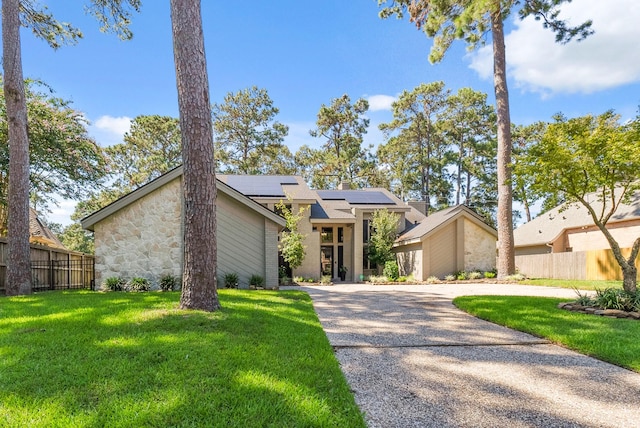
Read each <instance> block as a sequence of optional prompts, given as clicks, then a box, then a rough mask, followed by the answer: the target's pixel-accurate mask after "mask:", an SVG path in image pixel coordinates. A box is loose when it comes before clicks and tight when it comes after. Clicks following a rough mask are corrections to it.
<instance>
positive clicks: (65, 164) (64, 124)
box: [0, 80, 105, 236]
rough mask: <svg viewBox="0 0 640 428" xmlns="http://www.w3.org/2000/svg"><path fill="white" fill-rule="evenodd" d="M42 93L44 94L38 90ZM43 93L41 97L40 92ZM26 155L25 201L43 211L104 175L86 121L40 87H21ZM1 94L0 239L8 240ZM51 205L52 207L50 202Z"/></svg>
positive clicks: (6, 152) (6, 156) (90, 187)
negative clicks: (25, 115) (27, 198)
mask: <svg viewBox="0 0 640 428" xmlns="http://www.w3.org/2000/svg"><path fill="white" fill-rule="evenodd" d="M43 89H44V90H43ZM45 90H46V91H45ZM25 95H26V103H27V112H28V137H29V142H30V144H29V155H30V174H29V187H30V200H31V201H32V204H33V208H36V209H38V210H46V209H47V207H48V206H49V204H50V203H51V202H54V194H57V195H59V196H63V197H65V198H67V199H78V198H80V197H83V196H84V195H86V194H88V193H89V192H90V191H92V190H93V189H95V188H96V187H97V186H98V185H99V183H100V181H101V179H102V178H103V177H104V175H105V159H104V156H103V153H102V150H101V149H100V147H98V146H97V145H96V144H95V142H94V141H93V140H92V139H91V138H90V137H89V136H88V135H87V130H86V120H85V119H84V117H83V116H82V115H81V114H80V113H78V112H76V111H74V110H73V109H72V108H71V107H70V105H69V102H68V101H65V100H62V99H60V98H56V97H54V96H53V91H52V90H51V89H50V88H49V87H48V86H47V85H45V84H44V83H42V82H36V81H29V80H28V81H26V82H25ZM5 105H6V103H5V96H4V91H2V89H1V88H0V143H1V144H0V235H2V236H6V235H7V213H8V210H7V207H8V204H7V197H6V196H7V193H8V181H9V147H10V145H9V135H8V126H7V125H8V120H7V114H6V110H5ZM54 203H55V202H54Z"/></svg>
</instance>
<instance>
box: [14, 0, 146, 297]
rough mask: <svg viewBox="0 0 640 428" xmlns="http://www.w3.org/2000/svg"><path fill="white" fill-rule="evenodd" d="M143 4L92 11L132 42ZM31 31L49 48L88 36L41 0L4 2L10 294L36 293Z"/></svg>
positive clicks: (119, 1)
mask: <svg viewBox="0 0 640 428" xmlns="http://www.w3.org/2000/svg"><path fill="white" fill-rule="evenodd" d="M139 7H140V1H139V0H93V1H92V2H91V6H90V7H89V8H88V10H89V12H90V13H92V14H93V15H94V16H95V17H96V18H98V20H99V21H100V22H101V24H102V30H104V31H113V32H115V33H117V34H118V35H120V37H122V38H125V39H127V38H131V32H130V31H129V29H128V25H129V17H130V14H131V12H130V8H132V9H134V10H135V11H138V10H139ZM21 25H24V26H27V27H30V28H31V30H32V31H33V33H34V34H35V35H36V37H39V38H42V39H44V40H45V41H46V42H47V43H48V44H49V46H51V47H53V48H54V49H55V48H58V47H60V46H61V45H62V44H64V43H75V42H76V41H77V40H78V39H79V38H81V37H82V33H81V32H80V31H79V30H78V29H76V28H74V27H72V26H71V25H69V24H67V23H61V22H58V21H57V20H56V19H55V18H54V17H53V16H52V15H51V14H50V13H49V12H48V11H47V8H46V6H44V7H43V6H40V5H38V3H37V1H36V0H33V1H28V0H23V1H20V0H5V1H3V2H2V57H3V70H4V93H5V102H6V111H7V121H8V128H9V130H8V135H9V142H10V145H9V185H8V191H7V199H8V201H9V215H8V241H9V242H8V251H9V258H8V262H9V263H8V266H7V285H6V288H5V293H6V294H7V295H16V294H29V293H31V266H30V247H29V136H28V133H27V104H26V97H25V89H24V82H23V79H24V75H23V72H22V52H21V42H20V26H21Z"/></svg>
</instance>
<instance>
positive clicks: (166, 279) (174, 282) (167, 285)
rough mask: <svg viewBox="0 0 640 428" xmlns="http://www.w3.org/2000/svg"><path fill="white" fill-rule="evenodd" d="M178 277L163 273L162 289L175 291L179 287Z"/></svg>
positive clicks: (161, 279)
mask: <svg viewBox="0 0 640 428" xmlns="http://www.w3.org/2000/svg"><path fill="white" fill-rule="evenodd" d="M178 284H179V280H178V277H176V276H173V275H169V274H167V275H162V277H161V278H160V289H161V290H162V291H173V290H175V289H177V288H178Z"/></svg>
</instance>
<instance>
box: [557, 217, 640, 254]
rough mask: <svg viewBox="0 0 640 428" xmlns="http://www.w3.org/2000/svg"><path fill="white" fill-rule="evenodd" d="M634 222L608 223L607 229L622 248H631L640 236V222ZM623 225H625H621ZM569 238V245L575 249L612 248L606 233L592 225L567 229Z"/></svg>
mask: <svg viewBox="0 0 640 428" xmlns="http://www.w3.org/2000/svg"><path fill="white" fill-rule="evenodd" d="M637 223H638V222H636V224H632V222H627V223H625V224H624V225H613V224H611V225H607V229H608V230H609V232H610V233H611V235H612V236H613V238H614V239H615V240H616V242H618V245H619V246H620V248H631V247H632V246H633V242H634V241H635V240H636V239H637V238H638V237H640V224H637ZM620 226H623V227H620ZM567 240H568V242H569V244H568V245H569V247H571V248H572V249H573V251H588V250H604V249H609V248H611V247H610V246H609V242H608V241H607V238H605V237H604V234H603V233H602V232H601V231H600V229H597V228H596V227H592V228H589V229H584V230H571V231H567Z"/></svg>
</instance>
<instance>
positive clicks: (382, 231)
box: [369, 208, 400, 266]
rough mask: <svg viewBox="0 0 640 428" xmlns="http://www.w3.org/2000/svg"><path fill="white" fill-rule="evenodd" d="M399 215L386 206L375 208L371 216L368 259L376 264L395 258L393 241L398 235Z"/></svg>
mask: <svg viewBox="0 0 640 428" xmlns="http://www.w3.org/2000/svg"><path fill="white" fill-rule="evenodd" d="M399 221H400V216H398V215H397V214H395V213H393V212H390V211H388V210H387V209H386V208H385V209H382V210H376V211H374V212H373V215H372V217H371V229H372V232H371V237H370V238H369V260H371V261H372V262H374V263H376V264H377V265H378V266H384V265H385V263H386V262H388V261H390V260H394V259H395V255H394V254H393V251H392V249H393V243H394V242H395V241H396V238H397V236H398V222H399Z"/></svg>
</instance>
